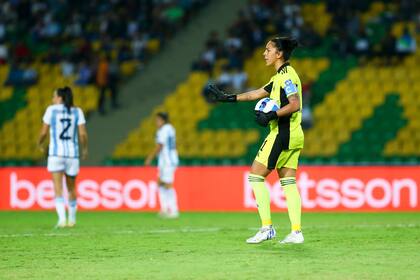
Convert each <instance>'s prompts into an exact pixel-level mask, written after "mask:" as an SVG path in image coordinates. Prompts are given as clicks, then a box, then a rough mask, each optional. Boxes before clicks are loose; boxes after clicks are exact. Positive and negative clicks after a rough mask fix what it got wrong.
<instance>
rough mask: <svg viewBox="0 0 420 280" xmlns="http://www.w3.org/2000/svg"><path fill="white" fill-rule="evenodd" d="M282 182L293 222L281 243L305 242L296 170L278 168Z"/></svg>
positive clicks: (291, 221)
mask: <svg viewBox="0 0 420 280" xmlns="http://www.w3.org/2000/svg"><path fill="white" fill-rule="evenodd" d="M277 174H278V175H279V178H280V183H281V186H282V188H283V191H284V195H285V197H286V200H287V210H288V213H289V219H290V224H291V232H290V233H289V234H288V235H287V236H286V237H285V238H284V239H283V240H282V241H280V243H281V244H288V243H292V244H298V243H303V241H304V238H303V234H302V229H301V200H300V195H299V191H298V189H297V186H296V170H295V169H292V168H287V167H282V168H280V169H277Z"/></svg>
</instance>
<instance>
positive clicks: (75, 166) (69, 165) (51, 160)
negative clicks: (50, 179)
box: [47, 157, 80, 176]
mask: <svg viewBox="0 0 420 280" xmlns="http://www.w3.org/2000/svg"><path fill="white" fill-rule="evenodd" d="M79 166H80V163H79V159H78V158H65V157H48V166H47V169H48V171H49V172H64V173H65V174H66V175H69V176H76V175H77V174H79V168H80V167H79Z"/></svg>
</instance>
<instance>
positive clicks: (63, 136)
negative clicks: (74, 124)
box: [60, 118, 71, 140]
mask: <svg viewBox="0 0 420 280" xmlns="http://www.w3.org/2000/svg"><path fill="white" fill-rule="evenodd" d="M60 122H61V123H62V124H63V131H62V132H61V133H60V139H61V140H70V139H71V137H70V136H69V135H67V132H68V130H69V128H70V126H71V119H69V118H63V119H60Z"/></svg>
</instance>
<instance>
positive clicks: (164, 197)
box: [145, 112, 179, 218]
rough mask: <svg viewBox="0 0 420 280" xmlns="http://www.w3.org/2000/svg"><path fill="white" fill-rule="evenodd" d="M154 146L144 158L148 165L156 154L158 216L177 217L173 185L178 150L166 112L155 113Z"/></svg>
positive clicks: (173, 129)
mask: <svg viewBox="0 0 420 280" xmlns="http://www.w3.org/2000/svg"><path fill="white" fill-rule="evenodd" d="M156 125H157V127H158V131H157V132H156V147H155V149H154V150H153V151H152V152H151V153H150V154H149V156H148V157H147V158H146V161H145V165H150V164H151V162H152V160H153V159H154V158H155V157H156V155H157V156H158V170H159V182H158V184H159V203H160V207H161V210H160V213H159V214H160V216H162V217H165V218H177V217H178V216H179V213H178V202H177V197H176V192H175V189H174V187H173V182H174V175H175V170H176V167H177V166H178V162H179V159H178V152H177V150H176V134H175V128H174V127H173V126H172V125H171V124H170V123H169V116H168V114H167V113H164V112H159V113H157V115H156Z"/></svg>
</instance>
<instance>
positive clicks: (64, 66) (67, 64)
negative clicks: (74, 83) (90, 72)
mask: <svg viewBox="0 0 420 280" xmlns="http://www.w3.org/2000/svg"><path fill="white" fill-rule="evenodd" d="M60 66H61V75H63V77H65V78H67V77H72V76H73V75H74V64H73V62H71V61H70V59H69V58H68V57H65V58H64V59H63V61H61V65H60Z"/></svg>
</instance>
